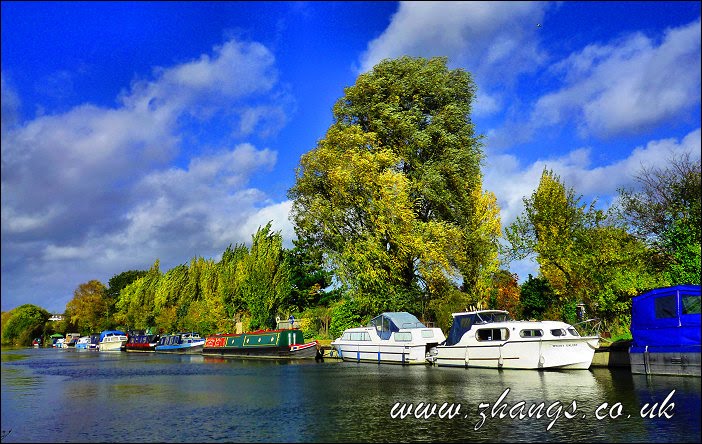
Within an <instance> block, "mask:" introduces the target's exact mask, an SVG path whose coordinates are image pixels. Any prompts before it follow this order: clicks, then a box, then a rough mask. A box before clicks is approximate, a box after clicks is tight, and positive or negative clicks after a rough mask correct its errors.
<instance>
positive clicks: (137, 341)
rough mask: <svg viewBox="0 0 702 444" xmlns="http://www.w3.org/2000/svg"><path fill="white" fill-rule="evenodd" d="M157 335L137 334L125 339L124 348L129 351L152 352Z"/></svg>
mask: <svg viewBox="0 0 702 444" xmlns="http://www.w3.org/2000/svg"><path fill="white" fill-rule="evenodd" d="M159 339H160V337H159V335H147V334H137V335H130V336H129V339H127V345H126V349H127V351H128V352H130V351H141V352H152V351H154V350H155V349H156V346H157V345H158V342H159Z"/></svg>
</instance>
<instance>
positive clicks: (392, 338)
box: [331, 311, 446, 364]
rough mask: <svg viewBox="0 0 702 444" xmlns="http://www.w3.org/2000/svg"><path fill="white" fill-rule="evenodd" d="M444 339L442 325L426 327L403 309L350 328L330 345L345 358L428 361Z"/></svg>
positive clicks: (382, 360) (410, 361) (366, 360)
mask: <svg viewBox="0 0 702 444" xmlns="http://www.w3.org/2000/svg"><path fill="white" fill-rule="evenodd" d="M445 339H446V337H445V336H444V333H443V332H442V331H441V329H440V328H436V327H427V326H426V325H424V324H423V323H422V322H420V321H419V319H417V317H416V316H414V315H413V314H411V313H407V312H404V311H403V312H385V313H382V314H380V315H379V316H376V317H375V318H373V319H371V321H370V322H369V323H368V326H366V327H356V328H349V329H347V330H345V331H344V333H343V334H342V336H341V337H340V338H338V339H336V340H334V341H333V342H332V343H331V345H332V346H333V347H334V349H335V350H336V352H337V354H338V355H339V357H340V358H341V359H343V360H344V361H353V362H375V363H388V364H427V363H429V361H428V358H429V357H430V356H432V355H433V354H434V353H435V349H436V347H437V345H438V344H439V343H441V342H443V341H444V340H445Z"/></svg>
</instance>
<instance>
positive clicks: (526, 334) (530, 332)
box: [519, 329, 544, 338]
mask: <svg viewBox="0 0 702 444" xmlns="http://www.w3.org/2000/svg"><path fill="white" fill-rule="evenodd" d="M543 335H544V332H543V331H542V330H539V329H526V330H522V331H520V332H519V336H521V337H523V338H534V337H539V336H543Z"/></svg>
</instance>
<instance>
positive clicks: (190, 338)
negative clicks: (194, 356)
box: [154, 332, 205, 353]
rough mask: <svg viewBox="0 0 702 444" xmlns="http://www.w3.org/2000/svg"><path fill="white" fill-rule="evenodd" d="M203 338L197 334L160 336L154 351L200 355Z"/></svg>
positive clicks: (203, 342)
mask: <svg viewBox="0 0 702 444" xmlns="http://www.w3.org/2000/svg"><path fill="white" fill-rule="evenodd" d="M203 345H205V338H202V337H200V334H199V333H195V332H188V333H176V334H172V335H165V336H161V338H160V339H159V341H158V345H156V346H155V347H154V350H155V351H157V352H161V353H201V352H202V347H203Z"/></svg>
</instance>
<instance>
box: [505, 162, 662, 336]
mask: <svg viewBox="0 0 702 444" xmlns="http://www.w3.org/2000/svg"><path fill="white" fill-rule="evenodd" d="M580 200H581V197H580V196H576V194H575V191H574V190H573V189H572V188H567V187H566V186H565V184H564V183H563V182H562V181H561V180H560V178H559V177H558V176H557V175H556V174H555V173H553V171H548V170H546V169H544V171H543V173H542V175H541V180H540V182H539V186H538V187H537V189H536V191H534V193H533V194H532V195H531V197H529V198H525V199H524V212H523V213H522V214H521V215H520V216H518V217H517V219H516V220H515V222H514V223H512V224H511V225H510V226H509V227H507V229H506V230H505V235H506V236H505V237H506V239H507V240H508V242H509V247H508V248H507V250H508V258H510V259H524V258H526V257H530V256H531V257H533V256H535V258H536V261H537V262H538V264H539V271H540V274H541V275H542V276H543V277H544V278H545V279H546V280H547V281H548V283H549V286H550V287H551V288H552V289H553V293H554V295H555V296H556V301H554V302H553V303H552V304H551V308H552V310H547V311H546V313H545V315H546V316H551V317H554V316H557V317H560V318H562V319H563V320H566V321H569V322H574V321H575V313H576V305H577V304H578V303H584V304H586V305H587V306H588V309H589V311H590V312H594V313H596V314H598V315H599V316H601V317H602V318H603V319H605V320H606V321H616V320H620V321H621V322H622V324H626V323H627V322H626V320H622V319H623V318H622V316H626V315H627V313H629V312H630V307H631V297H632V296H635V295H636V294H638V293H639V292H641V291H642V290H648V289H650V288H653V287H655V286H657V285H659V284H660V279H659V278H658V277H657V276H656V273H655V270H653V269H652V268H651V266H650V262H649V261H648V257H649V256H650V251H649V250H648V249H647V248H646V246H645V245H644V244H643V243H642V242H640V241H639V240H637V239H636V238H635V237H634V236H632V235H630V234H629V233H628V232H627V231H626V229H625V227H623V226H621V225H619V224H618V223H617V219H616V218H614V217H612V215H611V214H607V213H605V212H604V211H602V210H598V209H596V207H595V202H592V203H590V204H581V203H580Z"/></svg>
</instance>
